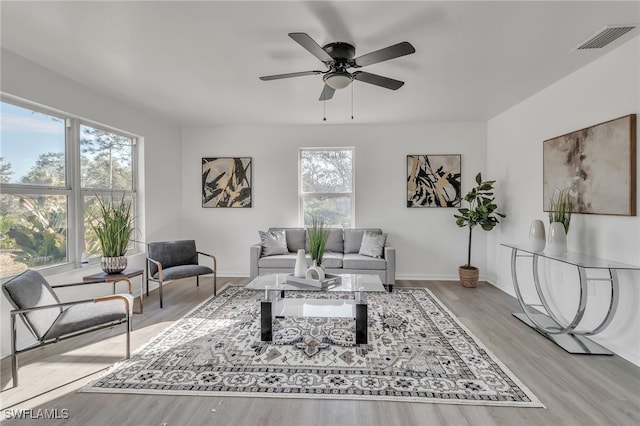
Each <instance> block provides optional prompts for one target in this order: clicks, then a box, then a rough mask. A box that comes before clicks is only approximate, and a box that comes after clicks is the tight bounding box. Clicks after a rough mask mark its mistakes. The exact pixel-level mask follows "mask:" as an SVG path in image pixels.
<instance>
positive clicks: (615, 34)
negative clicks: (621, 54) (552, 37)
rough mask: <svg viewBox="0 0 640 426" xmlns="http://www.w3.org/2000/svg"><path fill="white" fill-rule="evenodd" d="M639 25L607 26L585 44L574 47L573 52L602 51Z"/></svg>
mask: <svg viewBox="0 0 640 426" xmlns="http://www.w3.org/2000/svg"><path fill="white" fill-rule="evenodd" d="M636 26H637V25H615V26H613V25H612V26H606V27H604V28H603V29H601V30H600V31H598V32H597V33H595V34H594V35H592V36H591V37H589V39H588V40H587V41H585V42H584V43H581V44H580V45H578V46H576V47H574V48H573V49H572V50H586V49H601V48H603V47H605V46H606V45H608V44H609V43H611V42H612V41H614V40H616V39H618V38H619V37H622V36H623V35H625V34H626V33H628V32H629V31H631V30H633V29H634V28H636Z"/></svg>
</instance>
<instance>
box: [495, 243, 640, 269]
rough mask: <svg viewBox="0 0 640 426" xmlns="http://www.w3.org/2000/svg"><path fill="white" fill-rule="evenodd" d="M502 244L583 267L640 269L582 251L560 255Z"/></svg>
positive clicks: (521, 246) (518, 245)
mask: <svg viewBox="0 0 640 426" xmlns="http://www.w3.org/2000/svg"><path fill="white" fill-rule="evenodd" d="M500 245H501V246H505V247H509V248H511V249H516V250H519V251H523V252H525V253H529V254H534V255H537V256H540V257H543V258H546V259H553V260H557V261H559V262H564V263H568V264H570V265H575V266H580V267H583V268H593V269H630V270H640V266H637V265H630V264H627V263H620V262H615V261H613V260H608V259H601V258H599V257H594V256H588V255H586V254H582V253H575V252H567V253H564V254H560V255H550V254H547V253H545V252H544V251H535V250H532V249H531V248H529V247H528V246H527V245H526V244H500Z"/></svg>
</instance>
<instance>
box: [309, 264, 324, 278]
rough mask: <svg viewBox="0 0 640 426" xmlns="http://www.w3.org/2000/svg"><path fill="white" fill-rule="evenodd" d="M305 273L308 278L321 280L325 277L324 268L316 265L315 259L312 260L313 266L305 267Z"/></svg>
mask: <svg viewBox="0 0 640 426" xmlns="http://www.w3.org/2000/svg"><path fill="white" fill-rule="evenodd" d="M305 275H306V278H307V279H308V280H317V281H322V280H324V279H325V273H324V269H323V268H322V266H318V262H317V261H316V260H314V261H313V266H312V267H311V268H309V269H307V273H306V274H305Z"/></svg>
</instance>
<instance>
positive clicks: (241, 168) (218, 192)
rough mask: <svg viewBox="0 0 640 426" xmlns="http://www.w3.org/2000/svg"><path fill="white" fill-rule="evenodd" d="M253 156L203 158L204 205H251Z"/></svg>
mask: <svg viewBox="0 0 640 426" xmlns="http://www.w3.org/2000/svg"><path fill="white" fill-rule="evenodd" d="M251 168H252V161H251V157H206V158H205V157H203V158H202V207H251V202H252V199H251V175H252V170H251Z"/></svg>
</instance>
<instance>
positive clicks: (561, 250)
mask: <svg viewBox="0 0 640 426" xmlns="http://www.w3.org/2000/svg"><path fill="white" fill-rule="evenodd" d="M566 252H567V233H566V232H565V230H564V225H563V224H562V222H553V223H552V224H551V225H549V240H548V241H547V249H546V250H545V253H547V254H549V255H551V256H560V255H563V254H565V253H566Z"/></svg>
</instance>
